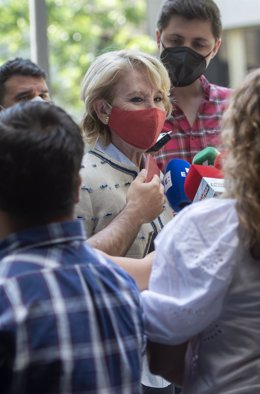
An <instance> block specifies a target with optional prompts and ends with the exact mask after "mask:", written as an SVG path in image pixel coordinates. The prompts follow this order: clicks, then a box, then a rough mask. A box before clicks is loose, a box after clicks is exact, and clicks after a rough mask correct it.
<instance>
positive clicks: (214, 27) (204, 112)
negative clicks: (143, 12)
mask: <svg viewBox="0 0 260 394" xmlns="http://www.w3.org/2000/svg"><path fill="white" fill-rule="evenodd" d="M221 33H222V26H221V17H220V11H219V9H218V7H217V5H216V4H215V3H214V1H213V0H166V1H164V3H163V4H162V8H161V10H160V13H159V18H158V21H157V30H156V38H157V44H158V48H159V50H160V57H161V60H162V62H163V63H164V65H165V66H166V68H167V69H168V72H169V76H170V79H171V82H172V90H171V96H172V103H173V111H172V116H171V117H170V118H169V119H168V120H167V121H166V123H165V126H164V129H163V131H164V132H165V131H169V130H172V133H171V140H170V141H169V142H168V143H167V144H166V145H165V146H164V147H163V148H162V149H161V150H160V151H159V152H158V153H157V154H156V158H157V162H158V165H159V166H160V168H161V169H162V171H164V170H165V167H166V165H167V163H168V161H169V160H171V159H172V158H175V157H177V158H181V159H185V160H187V161H189V162H191V161H192V159H193V157H194V156H195V154H196V153H198V152H199V151H200V150H202V149H204V148H205V147H207V146H214V147H219V144H220V141H219V134H220V123H221V118H222V114H223V111H224V110H225V108H226V106H227V103H228V99H229V96H230V92H231V90H230V89H228V88H224V87H220V86H217V85H214V84H211V83H209V82H208V81H207V79H206V78H205V76H204V75H203V73H204V72H205V70H206V68H207V67H208V65H209V63H210V61H211V59H213V57H214V56H215V55H216V54H217V52H218V50H219V47H220V45H221Z"/></svg>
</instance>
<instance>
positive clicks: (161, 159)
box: [154, 76, 231, 172]
mask: <svg viewBox="0 0 260 394" xmlns="http://www.w3.org/2000/svg"><path fill="white" fill-rule="evenodd" d="M200 80H201V84H202V88H203V91H204V98H203V99H202V101H201V105H200V108H199V111H198V114H197V118H196V120H195V122H194V124H193V125H192V127H191V126H190V124H189V122H188V120H187V118H186V116H185V114H184V113H183V112H182V110H181V109H180V108H179V107H178V106H177V104H176V103H174V104H173V111H172V115H171V116H170V118H169V119H167V120H166V122H165V124H164V128H163V130H162V131H163V132H165V131H169V130H172V131H173V133H172V136H171V140H170V141H169V142H168V143H167V144H166V145H164V147H163V148H162V149H161V150H160V151H159V152H157V153H156V154H155V155H154V156H155V157H156V160H157V164H158V166H159V167H160V169H161V170H162V171H163V172H164V171H165V168H166V165H167V163H168V161H169V160H171V159H173V158H179V159H184V160H187V161H188V162H190V163H191V162H192V159H193V157H194V156H195V155H196V153H198V152H199V151H201V150H202V149H204V148H206V147H207V146H214V147H217V148H219V146H220V131H221V127H220V122H221V119H222V114H223V112H224V110H225V108H226V107H227V104H228V99H229V96H230V93H231V89H228V88H225V87H222V86H217V85H213V84H211V83H209V82H208V80H207V79H206V78H205V77H204V76H201V78H200Z"/></svg>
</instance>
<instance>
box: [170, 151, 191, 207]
mask: <svg viewBox="0 0 260 394" xmlns="http://www.w3.org/2000/svg"><path fill="white" fill-rule="evenodd" d="M189 168H190V163H189V162H188V161H186V160H182V159H172V160H170V161H169V163H168V164H167V167H166V171H165V175H164V178H163V183H164V190H165V194H166V196H167V199H168V201H169V203H170V205H171V207H172V208H173V209H174V211H175V212H179V211H180V210H181V209H182V208H184V207H185V206H186V205H189V204H190V203H191V201H190V199H189V198H188V197H187V195H186V193H185V191H184V182H185V179H186V176H187V173H188V171H189Z"/></svg>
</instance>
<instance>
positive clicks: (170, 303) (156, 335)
mask: <svg viewBox="0 0 260 394" xmlns="http://www.w3.org/2000/svg"><path fill="white" fill-rule="evenodd" d="M237 230H238V217H237V214H236V209H235V202H234V200H228V199H225V200H224V199H209V200H206V201H203V202H199V203H196V204H192V205H191V206H189V207H187V208H185V209H184V210H182V211H181V212H180V213H178V215H177V216H176V217H175V218H174V219H172V220H171V222H169V223H168V224H167V225H166V226H165V227H164V229H163V230H162V231H161V233H160V234H159V236H158V237H157V239H156V242H155V244H156V254H155V259H154V263H153V268H152V274H151V279H150V283H149V289H148V290H146V291H144V292H143V293H142V302H143V307H144V314H145V325H146V331H147V335H148V338H149V339H150V340H151V341H154V342H160V343H166V344H179V343H183V342H185V341H186V340H188V339H190V338H191V337H192V336H194V335H195V334H198V333H199V332H201V331H202V330H203V329H204V328H205V327H207V326H208V325H209V323H211V322H212V321H213V320H214V319H216V318H217V316H218V315H219V314H220V312H221V309H222V303H223V300H224V297H225V294H226V291H227V289H228V286H229V285H230V282H231V280H232V275H233V269H234V265H235V263H236V256H237V253H238V244H239V240H238V232H237Z"/></svg>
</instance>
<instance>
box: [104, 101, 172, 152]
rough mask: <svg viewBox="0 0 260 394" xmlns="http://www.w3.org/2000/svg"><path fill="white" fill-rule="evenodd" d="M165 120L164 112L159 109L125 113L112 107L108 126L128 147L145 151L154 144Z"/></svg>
mask: <svg viewBox="0 0 260 394" xmlns="http://www.w3.org/2000/svg"><path fill="white" fill-rule="evenodd" d="M165 118H166V113H165V111H163V110H161V109H159V108H148V109H140V110H135V111H126V110H124V109H121V108H116V107H113V108H112V111H111V114H110V117H109V121H108V125H109V127H110V128H111V129H112V130H113V131H114V132H115V133H116V134H117V135H118V136H119V137H120V138H122V140H124V141H125V142H127V143H128V144H129V145H132V146H134V147H136V148H139V149H144V150H147V149H149V148H151V146H153V145H154V144H155V142H156V140H157V138H158V136H159V134H160V132H161V131H162V128H163V125H164V122H165Z"/></svg>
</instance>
